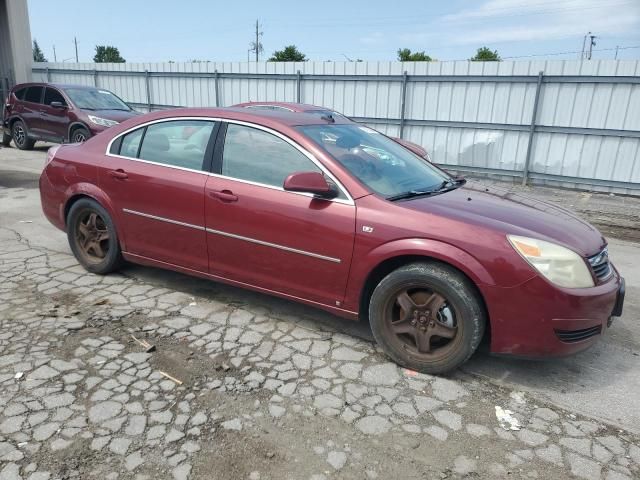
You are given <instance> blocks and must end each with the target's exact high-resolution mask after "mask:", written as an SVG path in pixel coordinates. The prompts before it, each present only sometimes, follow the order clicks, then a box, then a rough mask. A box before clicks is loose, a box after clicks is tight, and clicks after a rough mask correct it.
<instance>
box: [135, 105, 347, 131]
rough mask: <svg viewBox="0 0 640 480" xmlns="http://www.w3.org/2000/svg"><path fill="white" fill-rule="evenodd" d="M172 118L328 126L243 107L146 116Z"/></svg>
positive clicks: (310, 117)
mask: <svg viewBox="0 0 640 480" xmlns="http://www.w3.org/2000/svg"><path fill="white" fill-rule="evenodd" d="M170 117H213V118H216V117H217V118H223V119H229V120H238V121H246V122H250V123H257V124H259V125H264V126H271V127H274V128H277V127H278V126H280V127H282V126H284V127H296V126H301V125H328V124H329V123H328V122H327V120H324V119H323V118H322V117H319V116H318V115H312V114H305V113H294V112H287V111H285V110H252V109H248V108H243V107H221V108H173V109H170V110H160V111H156V112H153V113H150V114H147V115H146V118H147V121H153V120H157V119H162V118H170ZM351 123H353V122H352V121H351V120H349V119H346V118H343V117H334V121H333V122H331V124H351Z"/></svg>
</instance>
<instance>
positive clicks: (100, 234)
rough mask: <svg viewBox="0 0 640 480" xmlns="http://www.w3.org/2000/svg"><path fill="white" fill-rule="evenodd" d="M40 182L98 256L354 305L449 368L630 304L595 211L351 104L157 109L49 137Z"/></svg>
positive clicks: (396, 355) (66, 223) (560, 343)
mask: <svg viewBox="0 0 640 480" xmlns="http://www.w3.org/2000/svg"><path fill="white" fill-rule="evenodd" d="M185 131H187V132H189V134H188V135H185V134H184V132H185ZM40 193H41V199H42V207H43V210H44V213H45V215H46V216H47V218H48V219H49V220H50V221H51V222H52V223H53V224H54V225H55V226H57V227H58V228H60V229H62V230H65V231H66V232H67V235H68V238H69V243H70V245H71V249H72V251H73V253H74V254H75V256H76V257H77V259H78V261H79V262H80V263H81V264H82V265H83V266H84V267H85V268H86V269H87V270H88V271H90V272H94V273H98V274H106V273H108V272H111V271H113V270H115V269H117V268H118V267H119V266H120V265H121V264H122V262H123V260H128V261H131V262H136V263H141V264H145V265H153V266H159V267H162V268H168V269H172V270H177V271H180V272H184V273H187V274H192V275H198V276H201V277H204V278H209V279H212V280H216V281H221V282H226V283H229V284H232V285H237V286H241V287H246V288H251V289H254V290H258V291H261V292H266V293H270V294H273V295H278V296H281V297H285V298H289V299H292V300H296V301H299V302H303V303H306V304H309V305H314V306H316V307H320V308H322V309H325V310H328V311H330V312H333V313H335V314H337V315H340V316H342V317H345V318H347V319H352V320H355V319H358V318H360V319H363V320H365V321H368V322H369V323H370V325H371V329H372V331H373V334H374V336H375V338H376V340H377V341H378V342H379V344H380V345H381V346H382V348H383V349H384V350H385V352H387V354H388V355H389V356H390V357H391V358H392V359H393V360H395V361H396V362H398V363H400V364H402V365H405V366H407V367H409V368H412V369H416V370H420V371H423V372H430V373H442V372H447V371H449V370H451V369H454V368H456V367H457V366H459V365H461V364H462V363H463V362H465V361H466V360H467V359H468V358H469V357H470V356H471V355H472V354H473V352H474V351H475V350H476V348H477V347H478V344H479V343H480V341H481V339H482V338H483V336H485V335H486V336H490V345H491V351H492V352H494V353H499V354H513V355H521V356H527V357H541V356H552V355H564V354H570V353H573V352H577V351H579V350H582V349H584V348H586V347H588V346H589V345H591V344H592V343H594V342H595V341H596V339H597V338H598V337H599V336H600V335H601V334H602V333H603V332H604V330H605V329H606V328H607V326H608V324H609V322H610V320H611V317H612V316H619V315H620V314H621V311H622V302H623V298H624V280H623V279H622V278H621V277H620V275H619V274H618V272H617V271H616V269H615V268H614V267H613V265H612V264H611V263H610V262H609V259H608V255H607V244H606V241H605V239H604V238H603V237H602V235H601V234H600V233H599V232H598V231H597V230H596V229H595V228H594V227H592V226H591V225H589V224H587V223H585V222H584V221H582V220H580V219H579V218H577V217H575V216H574V215H573V214H571V213H569V212H568V211H566V210H564V209H562V208H559V207H556V206H552V205H547V204H543V203H541V202H537V201H532V200H528V199H527V198H525V197H522V196H518V195H515V194H513V193H510V192H508V191H505V190H501V189H498V188H493V187H492V188H485V187H483V186H480V185H475V184H471V183H465V181H464V180H461V179H456V178H452V177H450V176H449V175H448V174H447V173H446V172H444V171H442V170H440V169H438V168H436V167H435V166H433V165H432V164H430V163H429V162H427V161H426V160H425V159H423V158H420V157H419V156H417V155H415V154H413V153H411V152H410V151H409V150H407V149H405V148H403V147H401V146H400V145H398V144H397V143H396V142H394V141H393V140H390V139H389V138H387V137H386V136H384V135H382V134H380V133H378V132H376V131H375V130H372V129H370V128H367V127H364V126H362V125H359V124H356V123H353V122H351V121H349V120H348V119H346V118H344V117H339V116H332V117H327V116H318V115H312V114H300V113H290V112H282V111H255V110H249V109H242V108H235V109H234V108H232V109H181V110H171V111H163V112H155V113H151V114H147V115H144V116H141V117H137V118H134V119H131V120H128V121H126V122H124V123H122V124H120V125H116V126H114V127H112V128H110V129H109V130H108V131H106V132H104V133H102V134H100V135H98V136H96V137H93V138H91V139H89V140H88V141H87V142H85V143H84V144H81V145H80V144H77V145H63V146H59V147H53V148H51V149H50V151H49V153H48V158H47V164H46V167H45V168H44V171H43V173H42V176H41V178H40Z"/></svg>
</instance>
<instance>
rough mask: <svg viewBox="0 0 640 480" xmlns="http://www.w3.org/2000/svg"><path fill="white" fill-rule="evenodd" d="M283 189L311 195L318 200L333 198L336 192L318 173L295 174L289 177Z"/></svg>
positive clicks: (336, 194)
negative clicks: (318, 198)
mask: <svg viewBox="0 0 640 480" xmlns="http://www.w3.org/2000/svg"><path fill="white" fill-rule="evenodd" d="M283 188H284V189H285V190H286V191H288V192H303V193H313V194H314V195H316V196H318V197H320V198H327V199H328V198H335V197H337V196H338V191H337V190H336V189H335V187H332V186H331V185H329V184H328V183H327V180H326V179H325V178H324V175H322V174H321V173H320V172H295V173H292V174H291V175H289V176H288V177H287V178H286V179H285V181H284V185H283Z"/></svg>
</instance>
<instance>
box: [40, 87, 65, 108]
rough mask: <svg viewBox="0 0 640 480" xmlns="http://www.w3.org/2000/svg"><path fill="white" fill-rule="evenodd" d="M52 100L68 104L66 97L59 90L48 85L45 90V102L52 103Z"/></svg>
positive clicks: (46, 103)
mask: <svg viewBox="0 0 640 480" xmlns="http://www.w3.org/2000/svg"><path fill="white" fill-rule="evenodd" d="M51 102H60V103H61V104H63V105H66V104H67V102H66V101H65V99H64V97H63V96H62V94H61V93H60V92H59V91H57V90H56V89H55V88H50V87H47V89H46V90H45V91H44V104H45V105H51Z"/></svg>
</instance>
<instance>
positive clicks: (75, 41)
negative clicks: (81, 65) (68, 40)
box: [73, 37, 78, 63]
mask: <svg viewBox="0 0 640 480" xmlns="http://www.w3.org/2000/svg"><path fill="white" fill-rule="evenodd" d="M73 43H74V44H75V46H76V63H78V40H76V37H73Z"/></svg>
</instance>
